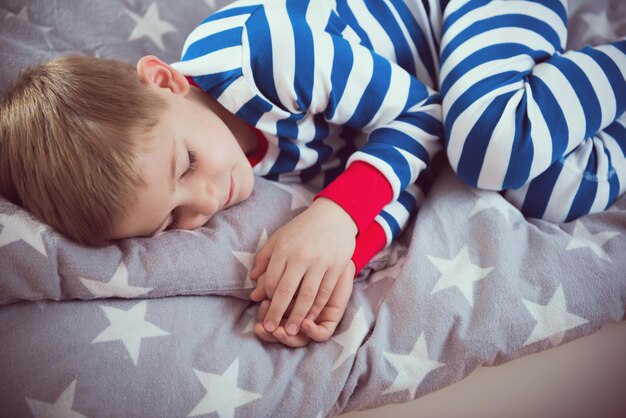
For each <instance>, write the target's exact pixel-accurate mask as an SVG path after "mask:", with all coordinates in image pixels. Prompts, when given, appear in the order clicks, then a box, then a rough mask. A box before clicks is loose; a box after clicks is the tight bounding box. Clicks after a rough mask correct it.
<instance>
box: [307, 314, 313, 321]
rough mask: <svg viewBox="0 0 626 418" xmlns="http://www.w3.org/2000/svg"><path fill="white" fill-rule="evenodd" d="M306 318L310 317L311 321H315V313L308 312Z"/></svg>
mask: <svg viewBox="0 0 626 418" xmlns="http://www.w3.org/2000/svg"><path fill="white" fill-rule="evenodd" d="M306 319H310V320H311V321H315V315H313V314H312V313H310V314H308V315H307V316H306Z"/></svg>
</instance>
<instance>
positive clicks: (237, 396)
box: [188, 357, 262, 418]
mask: <svg viewBox="0 0 626 418" xmlns="http://www.w3.org/2000/svg"><path fill="white" fill-rule="evenodd" d="M193 371H194V373H195V374H196V377H197V378H198V380H199V381H200V383H201V384H202V386H204V390H206V394H205V395H204V397H203V398H202V399H201V400H200V402H198V404H197V405H196V406H195V408H194V409H193V410H192V411H191V413H190V414H189V415H188V416H190V417H195V416H198V415H206V414H212V413H213V412H217V416H219V417H220V418H232V417H234V416H235V410H236V409H237V408H238V407H240V406H242V405H246V404H248V403H250V402H252V401H255V400H257V399H259V398H262V396H261V395H260V394H258V393H254V392H251V391H248V390H244V389H241V388H240V387H239V385H238V383H237V381H238V379H239V357H237V358H236V359H235V360H234V361H233V362H232V363H231V365H230V366H228V369H226V371H224V373H222V374H214V373H207V372H203V371H201V370H196V369H193Z"/></svg>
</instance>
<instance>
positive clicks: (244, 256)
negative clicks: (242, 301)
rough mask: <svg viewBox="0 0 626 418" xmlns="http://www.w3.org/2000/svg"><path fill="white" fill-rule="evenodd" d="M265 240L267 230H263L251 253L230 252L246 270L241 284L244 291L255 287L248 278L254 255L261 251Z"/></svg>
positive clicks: (254, 283)
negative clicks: (244, 278)
mask: <svg viewBox="0 0 626 418" xmlns="http://www.w3.org/2000/svg"><path fill="white" fill-rule="evenodd" d="M267 239H268V238H267V230H266V229H263V233H262V234H261V237H260V238H259V242H258V243H257V244H256V250H254V252H253V253H249V252H245V251H232V253H233V255H234V256H235V257H237V260H239V262H240V263H241V264H243V266H244V267H245V268H246V271H247V272H248V273H247V274H246V281H245V282H244V284H243V288H244V289H251V288H254V287H256V282H253V281H252V279H251V278H250V271H251V270H252V267H253V266H254V257H255V256H256V253H257V252H258V251H259V250H260V249H261V247H263V246H264V245H265V243H266V242H267Z"/></svg>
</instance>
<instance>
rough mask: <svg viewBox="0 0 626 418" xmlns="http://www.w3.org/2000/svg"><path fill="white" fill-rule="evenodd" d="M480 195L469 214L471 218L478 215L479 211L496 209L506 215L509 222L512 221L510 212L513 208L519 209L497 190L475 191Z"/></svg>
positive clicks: (505, 217)
mask: <svg viewBox="0 0 626 418" xmlns="http://www.w3.org/2000/svg"><path fill="white" fill-rule="evenodd" d="M475 194H476V195H477V196H478V200H477V201H476V204H475V205H474V207H473V208H472V211H471V212H470V214H469V218H471V217H472V216H474V215H476V214H477V213H479V212H482V211H483V210H486V209H491V208H493V209H496V210H497V211H498V212H500V213H501V214H502V216H504V219H506V221H507V222H511V218H510V216H509V212H510V211H511V210H513V211H517V209H516V208H515V206H513V205H511V204H510V203H509V202H508V201H507V200H506V199H505V198H504V197H502V196H501V195H500V194H499V193H496V192H488V191H483V192H478V193H475Z"/></svg>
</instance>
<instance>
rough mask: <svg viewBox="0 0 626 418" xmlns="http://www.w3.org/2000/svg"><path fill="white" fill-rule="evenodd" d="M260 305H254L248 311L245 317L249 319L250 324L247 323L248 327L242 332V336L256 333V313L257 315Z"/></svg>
mask: <svg viewBox="0 0 626 418" xmlns="http://www.w3.org/2000/svg"><path fill="white" fill-rule="evenodd" d="M257 309H258V305H257V304H256V303H255V304H252V305H250V307H249V308H248V309H246V311H245V312H244V314H243V316H244V317H247V318H248V322H247V323H246V327H245V328H244V329H243V331H241V334H242V335H243V334H247V333H249V332H254V324H255V323H256V313H257Z"/></svg>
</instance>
